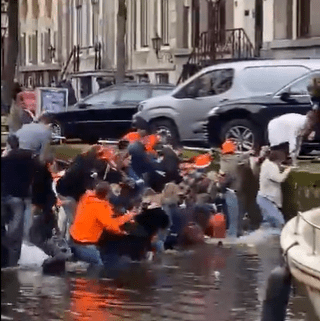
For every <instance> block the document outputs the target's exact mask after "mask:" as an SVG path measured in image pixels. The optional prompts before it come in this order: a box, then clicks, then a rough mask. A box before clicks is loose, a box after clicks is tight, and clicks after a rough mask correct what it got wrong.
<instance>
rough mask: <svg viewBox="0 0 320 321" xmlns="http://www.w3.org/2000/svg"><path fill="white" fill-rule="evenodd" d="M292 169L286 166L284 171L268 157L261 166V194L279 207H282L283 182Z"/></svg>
mask: <svg viewBox="0 0 320 321" xmlns="http://www.w3.org/2000/svg"><path fill="white" fill-rule="evenodd" d="M289 173H290V169H289V168H286V169H285V170H284V171H283V172H282V173H281V172H280V169H279V167H278V165H277V164H275V163H274V162H271V161H270V160H269V159H266V160H265V161H264V162H263V163H262V166H261V171H260V181H259V183H260V188H259V195H261V196H263V197H266V198H268V199H269V200H270V201H272V202H273V203H275V204H276V205H277V206H278V207H279V208H281V207H282V191H281V183H282V182H284V181H285V180H286V178H287V177H288V175H289Z"/></svg>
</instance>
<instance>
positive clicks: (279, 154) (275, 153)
mask: <svg viewBox="0 0 320 321" xmlns="http://www.w3.org/2000/svg"><path fill="white" fill-rule="evenodd" d="M286 157H287V153H286V152H285V151H284V150H271V151H270V154H269V156H268V158H269V160H270V161H271V162H275V161H278V160H285V159H286Z"/></svg>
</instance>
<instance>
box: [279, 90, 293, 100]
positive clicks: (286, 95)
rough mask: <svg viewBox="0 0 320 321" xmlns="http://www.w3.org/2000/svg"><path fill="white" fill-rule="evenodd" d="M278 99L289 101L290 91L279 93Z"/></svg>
mask: <svg viewBox="0 0 320 321" xmlns="http://www.w3.org/2000/svg"><path fill="white" fill-rule="evenodd" d="M280 99H281V100H283V101H289V100H291V99H292V98H291V95H290V93H289V92H286V91H285V92H283V93H282V94H281V96H280Z"/></svg>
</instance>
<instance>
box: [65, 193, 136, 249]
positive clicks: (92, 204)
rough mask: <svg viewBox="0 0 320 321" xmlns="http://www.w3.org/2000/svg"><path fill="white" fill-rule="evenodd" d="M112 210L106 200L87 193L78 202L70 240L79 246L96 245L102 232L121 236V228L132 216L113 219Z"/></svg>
mask: <svg viewBox="0 0 320 321" xmlns="http://www.w3.org/2000/svg"><path fill="white" fill-rule="evenodd" d="M113 215H114V212H113V209H112V207H111V205H110V203H109V202H108V201H107V200H101V199H99V198H97V197H96V195H95V192H93V191H87V192H86V193H85V194H84V195H83V196H82V198H81V199H80V201H79V204H78V206H77V209H76V214H75V218H74V222H73V224H72V226H71V228H70V236H71V238H72V239H73V240H74V241H75V242H76V243H79V244H97V243H98V242H99V240H100V237H101V236H102V233H103V231H104V230H107V231H109V232H110V233H112V234H116V235H121V234H123V232H122V230H121V228H120V227H121V226H122V225H123V224H124V223H126V222H128V221H129V220H131V219H132V217H133V215H132V214H128V215H123V216H120V217H114V216H113Z"/></svg>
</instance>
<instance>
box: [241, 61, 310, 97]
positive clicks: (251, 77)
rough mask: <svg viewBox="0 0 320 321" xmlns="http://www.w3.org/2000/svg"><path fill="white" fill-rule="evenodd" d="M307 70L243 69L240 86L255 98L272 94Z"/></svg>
mask: <svg viewBox="0 0 320 321" xmlns="http://www.w3.org/2000/svg"><path fill="white" fill-rule="evenodd" d="M308 71H309V70H308V69H307V68H305V67H303V66H262V67H248V68H245V69H244V70H243V71H242V72H241V75H239V77H240V79H241V83H242V85H243V86H244V87H245V88H246V89H247V90H248V91H249V92H251V93H252V94H254V95H255V96H259V95H263V94H266V93H274V92H276V91H277V90H279V89H280V88H282V87H283V86H285V85H286V84H288V83H290V82H291V81H292V80H294V79H297V78H298V77H300V76H302V75H303V74H305V73H307V72H308Z"/></svg>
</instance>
